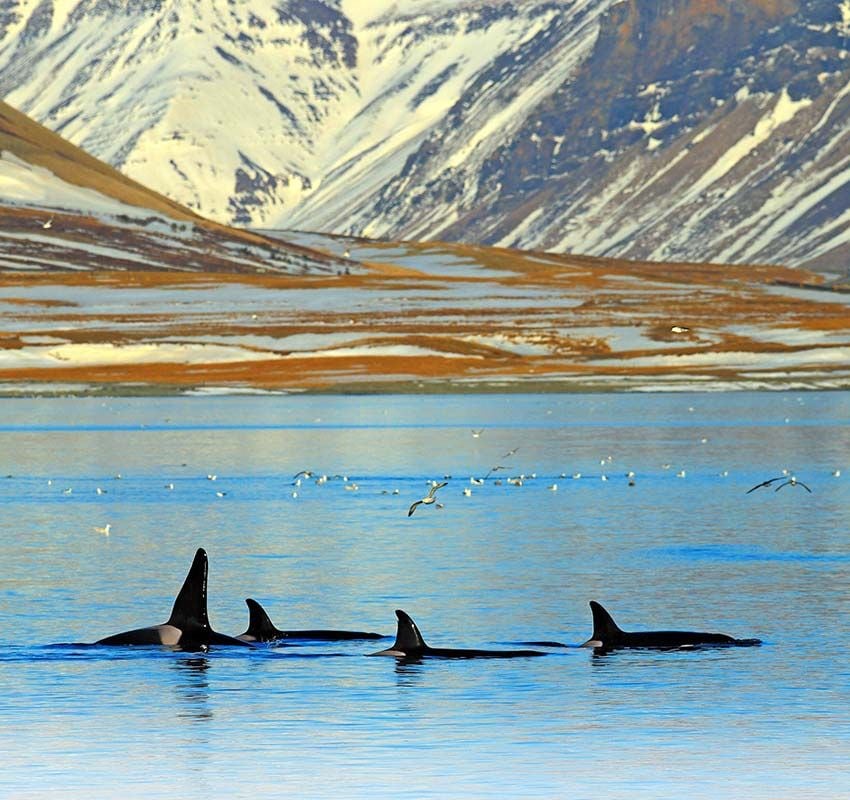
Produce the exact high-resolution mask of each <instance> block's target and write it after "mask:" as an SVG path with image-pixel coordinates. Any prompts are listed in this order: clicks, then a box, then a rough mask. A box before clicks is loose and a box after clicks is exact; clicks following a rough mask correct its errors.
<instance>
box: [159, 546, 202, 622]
mask: <svg viewBox="0 0 850 800" xmlns="http://www.w3.org/2000/svg"><path fill="white" fill-rule="evenodd" d="M207 569H208V562H207V552H206V550H204V548H203V547H199V548H198V552H196V553H195V559H194V561H192V566H191V567H189V573H188V574H187V575H186V580H185V581H183V587H182V588H181V589H180V593H179V594H178V595H177V598H176V599H175V600H174V606H173V607H172V609H171V616H170V617H169V618H168V623H167V624H168V625H173V626H174V627H176V628H180V629H181V630H186V629H187V628H192V627H200V628H204V629H206V630H209V627H210V621H209V619H208V617H207Z"/></svg>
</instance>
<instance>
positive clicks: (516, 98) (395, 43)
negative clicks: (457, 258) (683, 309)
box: [0, 0, 850, 269]
mask: <svg viewBox="0 0 850 800" xmlns="http://www.w3.org/2000/svg"><path fill="white" fill-rule="evenodd" d="M848 40H850V0H753V2H747V3H721V2H706V1H705V0H640V1H639V0H403V1H402V0H398V1H393V0H368V2H366V0H279V2H276V3H273V4H272V3H268V2H261V1H260V0H240V2H234V0H179V2H178V0H151V1H150V2H138V3H132V4H125V3H119V2H115V0H8V1H7V2H5V3H4V4H3V5H2V7H0V96H2V97H4V98H5V99H6V100H7V101H8V102H9V103H10V104H11V105H13V106H15V107H16V108H18V109H20V110H22V111H24V112H25V113H26V114H28V115H30V116H32V117H33V118H35V119H36V120H38V121H40V122H42V123H44V124H45V125H47V126H48V127H50V128H51V129H53V130H54V131H57V132H59V133H61V134H62V135H63V136H64V137H66V138H68V139H69V140H70V141H72V142H74V143H75V144H77V145H79V146H80V147H82V148H83V149H85V150H86V151H88V152H90V153H92V154H93V155H95V156H97V157H98V158H101V159H104V160H106V161H107V162H109V163H110V164H112V165H113V166H116V167H117V168H119V169H120V170H121V171H122V172H124V173H125V174H127V175H128V176H130V177H132V178H135V179H136V180H138V181H140V182H142V183H145V184H146V185H149V186H151V187H152V188H154V189H156V190H157V191H159V192H162V193H163V194H166V195H168V196H169V197H171V198H173V199H175V200H177V201H178V202H180V203H182V204H184V205H186V206H188V207H189V208H191V209H194V210H195V211H198V212H199V213H202V214H204V215H205V216H209V217H211V218H214V219H217V220H220V221H222V222H234V223H238V224H242V225H251V226H257V227H267V228H302V229H313V230H325V231H330V232H336V233H347V234H364V235H367V236H387V237H391V238H409V239H415V238H421V239H424V238H432V239H433V238H443V239H450V240H474V241H478V242H483V243H489V244H500V245H507V246H518V247H525V248H545V249H551V250H555V251H572V252H582V253H587V254H597V255H619V256H627V257H632V258H646V259H659V260H660V259H663V260H697V261H702V260H719V261H730V262H753V261H761V262H783V263H789V264H807V265H809V266H814V267H821V268H825V269H835V268H839V267H840V268H842V269H843V267H844V265H846V263H847V259H848V256H850V209H849V208H848V206H850V203H848V197H850V187H848V178H850V133H848V132H850V56H848V51H847V46H848Z"/></svg>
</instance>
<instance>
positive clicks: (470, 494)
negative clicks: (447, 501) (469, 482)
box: [463, 487, 472, 497]
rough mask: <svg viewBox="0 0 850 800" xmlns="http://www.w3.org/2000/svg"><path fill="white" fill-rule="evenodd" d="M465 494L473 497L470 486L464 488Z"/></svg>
mask: <svg viewBox="0 0 850 800" xmlns="http://www.w3.org/2000/svg"><path fill="white" fill-rule="evenodd" d="M463 496H464V497H472V489H470V488H468V487H467V488H466V489H464V490H463Z"/></svg>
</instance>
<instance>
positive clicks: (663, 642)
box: [95, 548, 761, 661]
mask: <svg viewBox="0 0 850 800" xmlns="http://www.w3.org/2000/svg"><path fill="white" fill-rule="evenodd" d="M208 566H209V565H208V559H207V554H206V551H205V550H204V549H203V548H199V549H198V551H197V552H196V553H195V558H194V560H193V561H192V566H191V567H190V568H189V573H188V575H187V576H186V580H185V581H184V582H183V586H182V588H181V589H180V592H179V593H178V595H177V598H176V599H175V601H174V606H173V608H172V610H171V616H170V617H169V618H168V621H167V622H164V623H162V624H161V625H151V626H149V627H146V628H136V629H134V630H130V631H124V632H123V633H117V634H114V635H113V636H107V637H106V638H104V639H100V640H98V641H97V642H95V644H96V645H166V646H170V647H173V648H175V649H180V650H189V651H192V650H206V649H207V648H208V647H209V646H210V645H235V646H239V647H254V646H256V643H258V642H275V641H285V640H299V639H302V640H317V641H342V640H355V639H382V638H384V637H382V636H381V635H380V634H378V633H367V632H363V631H339V630H296V631H282V630H279V629H278V628H276V627H275V626H274V624H273V623H272V621H271V619H269V616H268V614H267V613H266V611H265V609H264V608H263V607H262V606H261V605H260V604H259V603H258V602H257V601H256V600H252V599H250V598H249V599H248V600H246V601H245V602H246V603H247V604H248V610H249V613H250V617H249V622H248V629H247V630H246V631H245V632H244V633H242V634H240V635H239V636H227V635H225V634H222V633H217V632H216V631H214V630H213V629H212V627H211V626H210V621H209V617H208V615H207V572H208ZM590 608H591V611H592V612H593V635H592V636H591V638H590V639H589V640H588V641H587V642H585V643H584V644H583V645H581V646H582V647H592V648H594V649H595V650H597V651H608V650H615V649H619V648H626V647H636V648H656V649H677V648H693V647H699V646H738V647H746V646H751V645H758V644H761V641H760V640H759V639H733V638H732V637H731V636H726V635H725V634H722V633H698V632H695V631H643V632H635V633H632V632H628V631H624V630H621V629H620V628H619V627H618V626H617V624H616V623H615V622H614V620H613V619H612V617H611V615H610V614H609V613H608V612H607V611H606V610H605V609H604V608H603V607H602V606H601V605H599V603H597V602H595V601H592V600H591V602H590ZM395 613H396V617H397V618H398V630H397V633H396V640H395V642H394V644H393V645H392V647H390V648H388V649H386V650H380V651H378V652H377V653H371V654H370V655H382V656H395V657H396V658H398V659H404V660H408V661H411V660H418V659H420V658H424V657H437V658H516V657H524V656H543V655H546V653H545V652H543V651H539V650H469V649H449V648H440V647H429V646H428V645H427V644H426V643H425V640H424V639H423V638H422V634H421V633H420V632H419V628H417V627H416V623H415V622H414V621H413V620H412V619H411V618H410V616H409V615H408V614H406V613H405V612H404V611H402V610H400V609H399V610H397V611H396V612H395ZM522 644H524V645H527V646H535V645H536V646H538V647H544V646H545V647H567V646H568V645H564V644H561V643H560V642H523V643H522Z"/></svg>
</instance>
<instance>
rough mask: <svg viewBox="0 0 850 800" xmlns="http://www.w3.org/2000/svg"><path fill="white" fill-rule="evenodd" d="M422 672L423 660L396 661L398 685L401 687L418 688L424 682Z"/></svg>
mask: <svg viewBox="0 0 850 800" xmlns="http://www.w3.org/2000/svg"><path fill="white" fill-rule="evenodd" d="M422 671H423V664H422V659H421V658H397V659H396V660H395V675H396V685H397V686H399V687H411V686H418V685H419V684H420V683H421V681H422Z"/></svg>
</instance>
